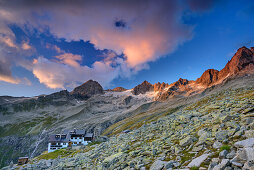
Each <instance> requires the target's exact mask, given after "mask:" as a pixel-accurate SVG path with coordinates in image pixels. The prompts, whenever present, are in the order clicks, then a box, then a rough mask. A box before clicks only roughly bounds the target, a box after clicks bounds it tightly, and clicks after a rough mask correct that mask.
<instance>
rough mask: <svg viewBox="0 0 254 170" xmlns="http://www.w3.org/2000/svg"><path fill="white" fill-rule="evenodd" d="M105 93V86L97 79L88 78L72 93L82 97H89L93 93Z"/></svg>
mask: <svg viewBox="0 0 254 170" xmlns="http://www.w3.org/2000/svg"><path fill="white" fill-rule="evenodd" d="M103 93H104V92H103V88H102V86H101V85H100V84H99V83H98V82H97V81H93V80H88V81H87V82H85V83H83V84H82V85H80V86H78V87H76V88H75V89H74V90H73V91H72V92H71V93H70V94H71V95H74V96H79V97H81V98H89V97H91V96H92V95H95V94H103Z"/></svg>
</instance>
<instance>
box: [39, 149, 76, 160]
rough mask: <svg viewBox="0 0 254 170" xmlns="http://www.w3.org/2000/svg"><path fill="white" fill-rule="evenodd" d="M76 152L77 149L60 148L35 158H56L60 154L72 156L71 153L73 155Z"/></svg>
mask: <svg viewBox="0 0 254 170" xmlns="http://www.w3.org/2000/svg"><path fill="white" fill-rule="evenodd" d="M75 152H77V151H73V150H66V149H58V150H56V151H54V152H50V153H46V154H43V155H40V156H38V157H36V158H35V159H38V160H41V159H46V160H48V159H56V158H58V157H59V156H61V157H67V156H70V155H73V154H74V153H75Z"/></svg>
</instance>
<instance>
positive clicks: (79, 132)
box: [63, 129, 86, 135]
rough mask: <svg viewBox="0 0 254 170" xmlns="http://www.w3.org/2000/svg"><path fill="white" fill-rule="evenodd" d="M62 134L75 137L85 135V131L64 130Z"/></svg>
mask: <svg viewBox="0 0 254 170" xmlns="http://www.w3.org/2000/svg"><path fill="white" fill-rule="evenodd" d="M63 133H64V134H70V133H71V134H76V135H84V134H85V133H86V131H85V130H82V129H73V130H64V131H63Z"/></svg>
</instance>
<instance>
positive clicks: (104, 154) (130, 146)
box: [6, 75, 254, 170]
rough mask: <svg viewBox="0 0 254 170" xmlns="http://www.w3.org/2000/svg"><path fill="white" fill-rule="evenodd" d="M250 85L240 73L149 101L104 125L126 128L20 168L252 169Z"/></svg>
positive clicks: (253, 94)
mask: <svg viewBox="0 0 254 170" xmlns="http://www.w3.org/2000/svg"><path fill="white" fill-rule="evenodd" d="M253 85H254V76H253V75H252V76H246V77H241V78H236V79H231V80H229V81H227V82H224V83H223V84H221V85H220V86H217V87H212V88H209V89H207V90H206V91H205V92H204V93H205V94H198V95H196V96H195V97H194V96H193V97H187V98H186V99H180V100H179V101H178V102H177V103H178V105H177V104H175V105H173V104H172V103H171V104H170V105H169V103H166V104H165V105H164V104H162V105H161V104H155V105H156V106H153V107H150V109H149V110H148V111H146V112H144V113H142V114H138V115H135V116H130V117H129V118H128V119H124V120H122V121H121V123H120V124H118V125H117V126H114V125H112V126H113V128H111V127H109V128H111V130H110V131H112V129H116V130H117V129H118V128H119V125H125V128H123V129H122V130H124V129H125V130H127V129H129V130H131V132H129V133H116V134H114V135H111V137H110V138H109V139H108V141H106V142H102V143H99V144H94V145H90V146H87V147H85V148H83V149H79V150H76V151H71V150H70V151H68V150H66V151H61V152H58V154H57V158H55V159H51V158H54V157H56V156H55V155H53V154H45V155H41V156H39V157H37V158H35V159H33V160H31V162H30V163H29V164H27V165H24V166H22V168H27V169H73V168H80V169H81V168H82V169H142V170H144V169H152V170H161V169H172V168H173V169H176V168H179V169H189V168H192V169H198V168H199V169H209V170H217V169H218V170H220V169H245V170H249V169H253V168H254V164H253V162H254V86H253ZM184 100H189V101H192V102H186V103H184V102H183V101H184ZM179 104H180V105H179ZM169 106H171V107H169ZM142 115H143V117H142ZM148 115H150V117H149V116H148ZM126 124H127V126H126ZM133 125H135V126H133ZM109 136H110V135H109ZM11 166H12V165H11ZM14 167H17V166H16V165H14ZM6 169H8V167H6Z"/></svg>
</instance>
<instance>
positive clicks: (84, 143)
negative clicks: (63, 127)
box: [70, 137, 88, 146]
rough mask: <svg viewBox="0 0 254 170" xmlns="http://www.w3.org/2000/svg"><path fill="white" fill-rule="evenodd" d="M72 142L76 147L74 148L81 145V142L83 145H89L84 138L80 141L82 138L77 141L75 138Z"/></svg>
mask: <svg viewBox="0 0 254 170" xmlns="http://www.w3.org/2000/svg"><path fill="white" fill-rule="evenodd" d="M70 141H71V142H72V145H74V146H75V145H79V144H80V143H79V142H81V145H87V144H88V143H87V141H84V137H81V139H80V137H77V139H75V137H74V138H73V139H71V138H70ZM74 142H76V144H75V143H74Z"/></svg>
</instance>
